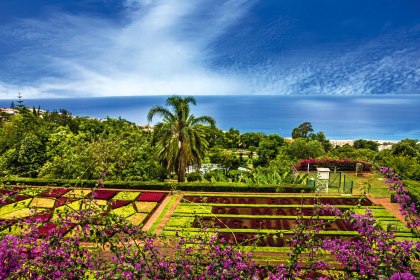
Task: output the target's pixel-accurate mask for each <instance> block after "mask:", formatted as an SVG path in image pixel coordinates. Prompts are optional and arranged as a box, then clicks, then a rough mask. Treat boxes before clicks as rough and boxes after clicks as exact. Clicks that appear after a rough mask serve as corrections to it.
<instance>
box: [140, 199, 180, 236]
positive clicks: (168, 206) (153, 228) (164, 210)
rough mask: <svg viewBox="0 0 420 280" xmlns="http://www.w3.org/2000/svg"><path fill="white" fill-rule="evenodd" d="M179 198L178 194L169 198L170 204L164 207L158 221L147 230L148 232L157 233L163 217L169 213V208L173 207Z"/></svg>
mask: <svg viewBox="0 0 420 280" xmlns="http://www.w3.org/2000/svg"><path fill="white" fill-rule="evenodd" d="M177 199H178V196H177V195H173V196H172V197H171V199H170V200H169V202H168V204H166V206H165V208H163V210H162V212H161V213H160V215H159V217H158V218H157V219H156V221H155V222H154V223H153V225H152V226H151V227H150V229H149V230H148V231H147V232H148V233H155V232H156V229H157V227H158V226H159V225H160V223H161V222H162V220H163V218H165V216H166V214H167V213H168V211H169V209H171V207H172V205H173V204H174V203H175V201H176V200H177Z"/></svg>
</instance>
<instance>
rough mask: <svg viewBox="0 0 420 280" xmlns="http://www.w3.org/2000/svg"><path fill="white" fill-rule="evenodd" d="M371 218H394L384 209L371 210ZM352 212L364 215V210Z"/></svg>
mask: <svg viewBox="0 0 420 280" xmlns="http://www.w3.org/2000/svg"><path fill="white" fill-rule="evenodd" d="M371 211H372V214H373V217H375V218H379V217H394V215H392V214H391V212H389V211H388V210H386V209H371ZM354 212H355V213H356V214H359V215H364V214H365V210H364V209H355V210H354Z"/></svg>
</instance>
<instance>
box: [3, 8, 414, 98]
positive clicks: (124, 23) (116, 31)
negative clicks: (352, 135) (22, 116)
mask: <svg viewBox="0 0 420 280" xmlns="http://www.w3.org/2000/svg"><path fill="white" fill-rule="evenodd" d="M256 2H257V0H191V1H183V0H125V1H124V7H125V10H124V11H123V12H122V14H123V15H124V19H123V20H121V22H116V21H111V20H109V19H103V18H95V17H92V16H89V17H88V16H83V15H78V16H75V15H70V14H62V13H61V14H59V13H55V14H50V16H49V17H47V18H44V19H43V20H40V19H22V20H20V21H19V22H15V23H11V24H10V25H9V26H6V27H5V28H2V29H0V39H5V40H4V41H7V39H8V38H9V39H11V40H12V41H13V42H17V44H19V43H20V42H21V43H22V44H21V45H22V46H23V47H21V48H19V50H18V51H16V52H14V53H13V54H12V55H11V56H10V57H9V58H8V61H7V62H3V64H4V65H5V64H6V63H9V65H8V67H7V68H8V70H9V71H7V72H8V73H7V76H6V74H5V73H1V72H0V98H15V97H16V95H17V92H21V93H22V94H23V96H24V97H25V98H39V97H67V96H71V97H77V96H123V95H125V96H130V95H157V94H160V95H170V94H194V95H199V94H202V95H204V94H205V95H211V94H282V95H296V94H310V95H312V94H320V95H322V94H325V95H328V94H333V95H355V94H356V95H361V94H365V95H367V94H375V93H419V89H418V85H419V83H420V72H419V71H420V68H419V63H420V51H419V50H418V48H416V47H413V46H412V45H413V43H414V44H415V43H416V42H415V40H414V41H412V40H411V39H410V38H413V36H412V34H418V31H419V30H420V27H419V26H416V27H414V28H413V29H412V30H404V31H401V33H398V32H394V33H392V34H388V35H384V36H382V37H379V38H373V39H372V40H371V41H369V42H359V43H355V44H352V43H349V45H350V46H344V48H343V49H340V48H341V47H342V46H338V45H332V46H314V47H313V46H308V48H307V49H296V50H279V52H278V54H279V56H278V57H276V54H273V55H272V56H271V57H270V58H269V60H267V59H261V60H260V61H258V59H256V60H257V62H256V63H254V64H252V63H250V64H249V66H247V67H248V68H246V67H245V66H244V67H241V66H238V65H246V60H247V57H241V56H239V55H238V56H237V57H233V60H235V59H236V61H234V62H233V63H232V65H231V66H229V65H224V63H223V62H222V63H221V65H222V66H220V65H218V66H217V68H218V69H215V68H216V67H214V65H213V64H212V62H214V60H213V59H214V58H216V60H217V59H221V58H220V57H222V58H223V54H219V53H214V49H213V48H212V46H213V44H214V43H215V42H218V43H220V42H219V41H218V40H220V38H221V35H224V34H226V33H228V32H231V30H230V28H232V27H233V26H234V25H235V24H237V23H239V22H240V20H241V19H242V18H244V17H245V16H246V15H247V13H249V12H250V11H251V8H252V6H253V4H254V3H256ZM285 22H287V24H286V23H285ZM289 24H290V25H291V26H289ZM236 28H237V27H236ZM284 30H289V31H288V32H291V31H290V30H293V21H283V20H282V19H281V18H279V19H278V20H277V21H276V22H275V23H273V25H270V27H269V28H268V30H264V31H261V32H266V33H267V36H263V37H261V38H262V39H264V40H265V39H266V40H268V41H270V40H273V39H274V38H276V37H277V36H279V37H280V38H281V39H282V40H288V38H287V36H285V37H282V36H283V35H282V32H283V31H284ZM235 31H238V29H235ZM286 33H287V32H286ZM228 34H230V33H228ZM404 38H408V41H410V40H411V42H408V44H404V46H405V47H404V49H398V47H399V45H398V44H395V42H398V41H399V40H404ZM414 38H416V37H414ZM243 44H247V43H246V42H244V43H243ZM395 46H397V48H396V47H395ZM235 47H236V48H240V47H241V46H239V47H238V46H235ZM243 47H247V48H246V49H247V50H248V49H249V52H248V51H247V52H246V54H244V55H243V56H246V55H249V57H251V58H254V57H258V56H259V55H260V54H261V53H263V52H264V50H260V49H259V48H258V44H256V45H255V46H254V45H252V44H250V46H245V45H244V46H243ZM248 47H249V48H248ZM388 48H389V49H388ZM219 51H220V49H219ZM326 52H328V53H326ZM219 55H220V57H219ZM242 60H244V61H245V62H244V64H241V62H242ZM1 65H2V62H1V61H0V66H1ZM3 72H5V71H3ZM10 77H11V78H10Z"/></svg>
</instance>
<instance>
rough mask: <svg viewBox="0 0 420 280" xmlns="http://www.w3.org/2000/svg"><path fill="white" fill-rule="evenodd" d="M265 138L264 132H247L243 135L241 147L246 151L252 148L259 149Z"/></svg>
mask: <svg viewBox="0 0 420 280" xmlns="http://www.w3.org/2000/svg"><path fill="white" fill-rule="evenodd" d="M263 138H264V133H262V132H247V133H244V134H241V136H240V142H241V146H242V148H244V149H248V148H249V147H251V146H254V147H258V145H259V144H260V142H261V140H262V139H263Z"/></svg>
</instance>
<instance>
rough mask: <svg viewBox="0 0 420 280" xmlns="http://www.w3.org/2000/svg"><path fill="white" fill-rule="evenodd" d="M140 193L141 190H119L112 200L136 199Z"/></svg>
mask: <svg viewBox="0 0 420 280" xmlns="http://www.w3.org/2000/svg"><path fill="white" fill-rule="evenodd" d="M139 195H140V192H119V193H117V195H116V196H114V197H113V198H112V200H115V201H116V200H135V199H136V198H137V197H138V196H139Z"/></svg>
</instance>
